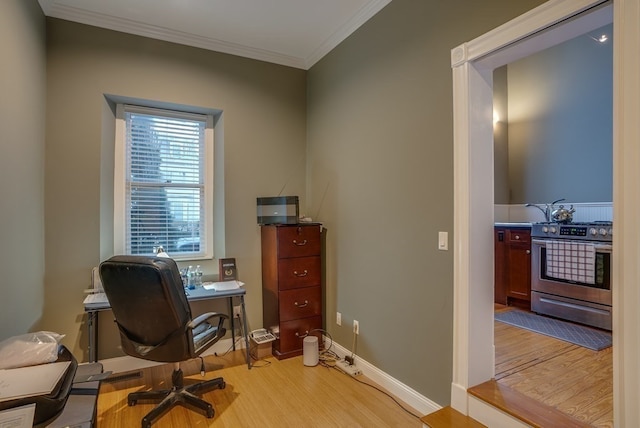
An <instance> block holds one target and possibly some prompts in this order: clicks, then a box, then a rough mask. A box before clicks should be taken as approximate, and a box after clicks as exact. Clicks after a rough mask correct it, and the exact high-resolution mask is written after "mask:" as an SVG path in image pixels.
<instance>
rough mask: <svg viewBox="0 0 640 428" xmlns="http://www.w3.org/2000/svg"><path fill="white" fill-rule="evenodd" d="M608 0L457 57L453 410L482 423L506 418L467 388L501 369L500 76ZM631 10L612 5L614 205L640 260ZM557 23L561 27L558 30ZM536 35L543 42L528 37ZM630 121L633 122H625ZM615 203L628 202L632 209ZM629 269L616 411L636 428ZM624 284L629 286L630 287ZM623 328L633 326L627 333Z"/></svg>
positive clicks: (619, 334)
mask: <svg viewBox="0 0 640 428" xmlns="http://www.w3.org/2000/svg"><path fill="white" fill-rule="evenodd" d="M602 3H604V2H602V1H587V0H584V1H582V0H581V1H571V2H563V1H554V2H548V3H545V4H543V5H542V6H540V7H538V8H536V9H534V10H533V11H531V12H529V13H527V14H525V15H523V16H521V17H519V18H516V19H514V20H513V21H511V22H509V23H507V24H505V25H504V26H502V27H499V28H497V29H496V30H494V31H491V32H489V33H487V34H485V35H483V36H481V37H479V38H477V39H475V40H473V41H471V42H468V43H465V44H463V45H461V46H459V47H457V48H455V49H453V51H452V68H453V84H454V127H455V131H454V140H455V141H454V144H455V150H454V177H455V183H454V191H455V219H454V228H455V239H456V242H455V244H456V248H457V250H456V252H455V254H454V296H455V297H454V299H455V300H454V306H455V309H454V313H455V319H454V329H455V333H454V338H455V339H454V361H453V366H454V371H453V382H452V390H451V403H452V406H453V407H454V408H455V409H457V410H459V411H461V412H463V413H465V414H470V415H471V416H473V417H474V418H476V419H478V420H480V421H481V422H483V423H488V422H494V421H498V420H499V419H495V418H499V417H500V415H499V414H498V413H499V412H496V411H495V409H492V408H485V407H483V406H482V405H481V404H480V403H478V402H476V401H474V400H473V398H472V397H469V396H468V394H467V388H469V387H470V386H473V385H476V384H479V383H482V382H484V381H487V380H489V379H491V377H492V376H493V371H494V361H493V360H494V350H493V346H492V337H493V316H492V314H493V302H492V300H493V293H492V291H493V269H492V263H491V259H492V257H491V255H490V254H487V252H486V248H491V245H492V238H493V233H492V231H493V153H492V148H493V144H492V141H493V135H492V134H493V133H492V108H491V105H492V71H493V70H494V69H495V68H497V67H499V66H501V65H504V64H506V63H508V62H509V61H513V60H515V59H517V58H521V57H524V56H526V55H528V54H529V53H531V52H536V51H539V50H541V49H544V48H545V47H548V46H551V45H554V44H557V43H558V41H559V40H560V41H562V40H566V39H568V38H569V37H567V33H572V32H573V33H575V34H577V33H580V32H584V29H583V28H582V29H581V28H579V25H576V24H580V25H583V24H585V22H588V21H589V20H590V19H593V18H595V16H594V15H595V14H594V13H589V14H586V15H584V16H582V17H581V18H585V19H586V21H584V20H582V19H581V20H580V22H579V20H576V19H574V17H576V16H577V15H578V14H580V13H581V12H584V11H586V10H588V9H591V8H594V7H596V6H599V5H601V4H602ZM630 3H631V2H623V1H620V2H615V7H614V8H613V9H614V18H613V22H614V27H615V31H616V36H615V39H616V41H615V45H614V52H616V53H614V73H615V77H614V88H615V89H614V129H615V132H614V198H613V199H614V203H616V211H615V215H614V222H615V223H616V229H617V235H616V240H615V244H614V252H622V251H624V253H625V259H628V260H636V259H637V257H638V255H639V253H640V249H639V248H638V246H637V245H634V244H633V243H632V241H631V239H634V240H636V241H635V242H636V243H637V242H638V241H637V240H638V238H640V227H638V226H636V225H635V221H634V218H635V219H637V212H638V206H639V203H640V194H639V193H640V192H638V191H637V187H635V186H634V183H636V182H639V181H640V172H638V168H637V166H636V165H637V163H638V161H639V160H640V148H638V144H637V141H638V138H640V129H639V128H640V127H639V126H638V125H631V124H630V120H631V117H632V116H631V114H635V115H637V114H638V111H639V110H640V101H638V100H639V99H640V97H639V95H640V88H639V85H638V76H639V75H640V73H639V69H640V65H639V64H637V61H633V60H631V58H633V57H634V56H635V57H637V49H638V46H637V45H638V40H639V39H640V37H638V36H639V35H640V30H638V29H637V28H634V26H636V22H637V20H636V21H634V19H635V18H637V17H638V16H640V6H639V5H637V4H634V5H631V4H630ZM634 3H635V2H634ZM608 7H609V8H611V7H612V6H611V5H609V6H608ZM610 11H611V9H609V13H611V12H610ZM625 17H626V18H627V19H624V18H625ZM629 17H634V19H629ZM632 21H633V22H632ZM559 22H563V25H561V26H556V27H553V28H551V27H552V26H553V25H554V24H557V23H559ZM601 25H603V23H601V22H600V23H598V24H597V25H596V26H594V27H593V28H597V27H598V26H601ZM533 34H536V36H537V37H530V38H529V39H527V40H524V39H525V38H527V37H528V36H531V35H533ZM519 41H523V42H522V43H518V47H517V49H509V47H512V46H513V43H514V42H519ZM622 53H625V54H626V55H622ZM623 88H626V90H623ZM625 117H627V120H626V121H625V120H623V119H624V118H625ZM634 166H635V167H634ZM633 189H635V191H634V190H633ZM616 201H624V204H623V203H620V204H618V203H617V202H616ZM622 231H624V232H625V233H624V234H622ZM629 233H630V235H628V234H629ZM627 236H628V238H627ZM629 257H631V258H629ZM629 265H630V264H629V263H628V264H627V266H625V265H624V263H623V261H622V257H618V258H617V261H616V262H615V266H614V269H613V275H614V276H613V277H614V283H615V284H617V286H616V288H615V289H614V291H613V292H614V306H615V307H616V314H615V318H614V396H615V397H616V401H615V404H614V414H615V419H616V423H617V424H620V426H633V425H636V424H638V423H639V422H640V411H639V410H638V409H637V406H635V405H633V400H634V397H637V395H638V390H639V389H640V388H639V385H640V373H639V371H638V368H637V367H634V366H633V365H632V361H636V362H637V359H638V355H639V354H640V349H639V348H640V346H639V339H638V337H635V336H634V335H633V334H632V333H631V331H635V327H636V326H637V325H638V324H639V319H638V318H637V317H636V315H635V312H634V311H633V310H632V309H633V304H637V303H638V302H639V301H640V292H639V291H638V290H637V287H635V284H637V283H638V277H639V276H640V272H639V271H638V270H637V269H635V268H634V267H633V266H629ZM622 278H626V279H627V280H626V281H622ZM471 279H473V281H471ZM623 296H624V297H625V298H623ZM629 299H632V301H633V303H632V302H631V301H629ZM624 325H629V326H630V327H629V328H628V329H626V330H625V329H624ZM623 371H624V373H625V376H624V378H625V382H624V384H623V383H622V375H621V373H622V372H623ZM495 424H496V423H494V425H495ZM498 424H499V423H498Z"/></svg>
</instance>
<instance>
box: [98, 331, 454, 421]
mask: <svg viewBox="0 0 640 428" xmlns="http://www.w3.org/2000/svg"><path fill="white" fill-rule="evenodd" d="M231 345H232V340H231V339H223V340H220V341H219V342H217V343H216V344H215V345H213V346H212V347H211V348H209V349H207V350H206V351H205V352H204V353H203V354H202V355H203V356H207V355H213V354H214V353H218V354H222V353H224V352H226V351H227V350H229V349H230V348H231ZM236 349H244V341H238V342H237V343H236ZM332 349H333V351H334V352H335V353H336V354H338V355H339V356H340V357H341V358H344V356H345V355H350V354H351V351H349V350H348V349H346V348H345V347H343V346H341V345H340V344H338V343H336V342H333V348H332ZM356 358H357V359H356V365H357V366H358V368H359V369H360V370H362V374H364V375H365V376H367V377H368V378H369V379H371V380H372V381H374V382H375V383H376V384H378V385H380V386H381V387H383V388H385V389H386V390H387V391H389V392H390V393H391V394H393V395H394V396H396V397H397V398H399V399H400V400H402V401H404V402H405V403H407V404H408V405H409V406H411V407H413V408H414V409H416V410H417V411H418V412H420V413H421V414H422V415H427V414H429V413H433V412H435V411H436V410H439V409H441V408H442V406H440V405H438V404H437V403H435V402H434V401H432V400H430V399H428V398H427V397H425V396H424V395H422V394H420V393H418V392H417V391H415V390H414V389H412V388H410V387H409V386H407V385H405V384H403V383H402V382H400V381H398V380H397V379H395V378H393V377H392V376H390V375H389V374H387V373H385V372H383V371H382V370H380V369H379V368H377V367H375V366H374V365H373V364H371V363H369V362H367V361H366V360H364V359H362V358H360V357H358V356H356ZM100 362H101V363H102V366H103V369H104V371H112V372H113V373H122V372H127V371H131V370H141V369H143V368H146V367H153V366H157V365H161V364H165V363H157V362H154V361H147V360H142V359H139V358H135V357H130V356H128V355H125V356H122V357H115V358H107V359H104V360H100Z"/></svg>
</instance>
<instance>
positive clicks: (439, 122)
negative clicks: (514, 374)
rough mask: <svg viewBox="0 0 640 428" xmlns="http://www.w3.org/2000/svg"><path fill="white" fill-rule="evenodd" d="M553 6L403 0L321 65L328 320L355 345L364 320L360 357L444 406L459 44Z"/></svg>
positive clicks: (314, 72) (314, 203) (320, 184)
mask: <svg viewBox="0 0 640 428" xmlns="http://www.w3.org/2000/svg"><path fill="white" fill-rule="evenodd" d="M541 3H542V1H518V2H512V1H482V2H478V1H475V0H454V1H446V2H435V1H424V0H394V1H393V2H391V3H390V4H389V5H388V6H386V7H385V8H384V9H383V10H382V11H381V12H379V13H378V14H377V15H376V16H374V17H373V18H372V19H371V20H370V21H369V22H367V23H366V24H365V25H364V26H363V27H362V28H360V29H359V30H358V31H357V32H356V33H354V34H353V35H352V36H351V37H349V38H348V39H347V40H345V41H344V42H343V43H342V44H341V45H339V46H338V47H337V48H336V49H334V50H333V51H332V52H330V53H329V54H328V55H327V56H326V57H325V58H323V59H322V60H321V61H320V62H319V63H318V64H316V65H315V66H314V67H313V68H312V69H311V70H310V72H309V78H308V80H309V83H308V93H309V102H308V105H309V112H308V141H307V144H308V160H307V162H308V164H307V175H308V180H307V183H308V190H307V197H308V199H309V205H310V206H311V208H312V210H311V212H312V213H313V214H314V215H315V216H317V217H318V218H320V219H321V220H323V221H324V222H325V224H326V226H327V228H328V230H329V233H328V234H327V258H328V260H327V272H328V277H327V308H326V314H327V320H328V321H327V325H328V328H329V330H330V331H331V334H332V335H333V337H334V339H335V340H336V341H338V342H339V343H341V344H343V345H345V346H350V344H351V340H352V333H351V326H352V320H354V319H356V320H358V321H359V323H360V335H359V336H358V340H357V354H358V355H360V356H362V357H363V358H364V359H366V360H367V361H369V362H371V363H372V364H374V365H375V366H377V367H378V368H380V369H381V370H383V371H385V372H386V373H388V374H390V375H391V376H393V377H394V378H396V379H398V380H399V381H401V382H403V383H405V384H407V385H409V386H410V387H412V388H414V389H415V390H416V391H418V392H420V393H421V394H423V395H425V396H427V397H429V398H430V399H432V400H434V401H435V402H437V403H438V404H441V405H446V404H448V403H449V400H450V390H451V388H450V387H451V372H452V353H453V339H452V336H453V251H454V250H455V249H454V248H451V245H452V242H453V240H452V231H453V212H454V206H453V173H454V172H453V133H452V129H453V119H452V109H453V105H452V78H451V75H452V72H451V59H450V58H451V49H452V48H454V47H456V46H458V45H460V44H461V43H463V42H466V41H468V40H471V39H473V38H475V37H477V36H480V35H481V34H483V33H485V32H486V31H489V30H491V29H492V28H495V27H497V26H498V25H500V24H502V23H504V22H506V21H508V20H509V19H511V18H514V17H516V16H518V15H520V14H522V13H524V12H526V11H527V10H530V9H532V8H534V7H535V6H537V5H539V4H541ZM316 213H317V214H316ZM439 231H446V232H449V246H450V249H449V251H439V250H438V249H437V248H438V232H439ZM336 311H339V312H341V313H342V326H341V327H338V326H336V324H335V313H336Z"/></svg>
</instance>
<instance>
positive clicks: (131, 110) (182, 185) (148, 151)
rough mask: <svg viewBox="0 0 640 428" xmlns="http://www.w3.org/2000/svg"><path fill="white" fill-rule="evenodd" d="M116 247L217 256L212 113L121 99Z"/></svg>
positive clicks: (120, 250)
mask: <svg viewBox="0 0 640 428" xmlns="http://www.w3.org/2000/svg"><path fill="white" fill-rule="evenodd" d="M117 115H118V118H117V121H116V134H117V136H116V160H115V171H114V178H115V181H114V190H115V192H114V193H115V198H114V209H115V213H114V220H115V224H114V232H115V239H114V245H115V251H116V252H118V253H121V254H134V255H152V254H154V253H155V252H156V251H157V248H158V247H163V248H164V250H165V251H166V252H168V253H169V254H170V255H171V257H172V258H175V259H197V258H211V257H213V232H212V224H213V129H212V124H213V117H212V116H209V115H200V114H192V113H183V112H177V111H169V110H160V109H153V108H146V107H138V106H132V105H126V104H118V112H117Z"/></svg>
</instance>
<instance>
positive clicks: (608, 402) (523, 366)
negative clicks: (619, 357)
mask: <svg viewBox="0 0 640 428" xmlns="http://www.w3.org/2000/svg"><path fill="white" fill-rule="evenodd" d="M497 310H513V308H500V309H497ZM494 332H495V347H496V377H495V380H496V381H498V383H499V384H500V385H501V386H504V387H508V388H509V389H510V390H513V391H516V392H518V393H519V394H522V396H523V397H526V398H527V399H531V400H534V401H536V402H538V403H541V404H544V405H547V406H550V407H552V408H554V409H556V410H558V411H560V412H563V413H564V414H565V415H567V416H569V417H571V418H573V419H574V420H576V421H578V422H582V423H585V424H587V425H588V426H594V427H603V428H608V427H612V426H613V359H612V355H613V352H612V348H611V347H610V348H606V349H604V350H601V351H593V350H590V349H587V348H584V347H581V346H577V345H573V344H570V343H568V342H564V341H562V340H558V339H555V338H552V337H548V336H545V335H542V334H538V333H534V332H531V331H529V330H525V329H521V328H518V327H514V326H511V325H509V324H505V323H501V322H498V321H496V322H495V330H494Z"/></svg>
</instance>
